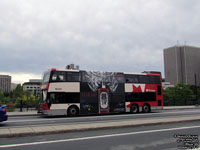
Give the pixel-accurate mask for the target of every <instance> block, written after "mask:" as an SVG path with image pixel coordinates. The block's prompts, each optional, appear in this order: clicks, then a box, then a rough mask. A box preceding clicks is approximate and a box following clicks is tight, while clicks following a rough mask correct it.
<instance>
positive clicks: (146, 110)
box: [142, 103, 151, 113]
mask: <svg viewBox="0 0 200 150" xmlns="http://www.w3.org/2000/svg"><path fill="white" fill-rule="evenodd" d="M142 112H144V113H150V112H151V106H150V105H149V104H147V103H146V104H144V105H143V106H142Z"/></svg>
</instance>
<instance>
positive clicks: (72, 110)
mask: <svg viewBox="0 0 200 150" xmlns="http://www.w3.org/2000/svg"><path fill="white" fill-rule="evenodd" d="M67 114H68V116H70V117H74V116H77V115H78V114H79V110H78V108H77V107H76V106H71V107H69V108H68V111H67Z"/></svg>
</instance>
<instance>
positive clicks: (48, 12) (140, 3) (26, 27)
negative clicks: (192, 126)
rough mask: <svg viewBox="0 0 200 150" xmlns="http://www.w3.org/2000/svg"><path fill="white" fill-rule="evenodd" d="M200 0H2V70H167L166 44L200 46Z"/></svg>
mask: <svg viewBox="0 0 200 150" xmlns="http://www.w3.org/2000/svg"><path fill="white" fill-rule="evenodd" d="M199 27H200V1H199V0H165V1H161V0H1V1H0V52H1V53H0V74H9V75H11V76H12V82H15V83H21V82H25V81H28V79H29V78H31V79H32V78H41V76H42V73H43V72H44V71H45V70H47V69H50V68H65V66H66V65H67V64H70V63H74V64H76V65H80V69H84V70H98V71H119V72H142V71H144V70H155V71H161V72H162V73H163V74H164V65H163V64H164V62H163V49H164V48H167V47H170V46H174V45H176V44H177V40H178V41H179V44H180V45H183V44H184V43H185V41H186V44H187V45H192V46H200V42H199V39H200V37H199V35H200V28H199Z"/></svg>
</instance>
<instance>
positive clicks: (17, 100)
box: [0, 84, 39, 110]
mask: <svg viewBox="0 0 200 150" xmlns="http://www.w3.org/2000/svg"><path fill="white" fill-rule="evenodd" d="M21 102H22V104H23V107H27V109H28V108H29V107H36V106H37V105H38V104H39V98H38V97H36V96H35V95H34V93H30V92H28V91H23V87H22V86H21V85H20V84H18V85H17V87H16V89H15V90H14V91H12V92H10V93H8V94H5V93H3V92H2V91H0V105H7V106H8V107H7V108H8V110H14V108H15V107H21Z"/></svg>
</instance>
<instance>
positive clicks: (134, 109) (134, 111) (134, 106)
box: [130, 104, 139, 114]
mask: <svg viewBox="0 0 200 150" xmlns="http://www.w3.org/2000/svg"><path fill="white" fill-rule="evenodd" d="M130 112H131V113H133V114H134V113H138V112H139V107H138V105H137V104H133V105H131V109H130Z"/></svg>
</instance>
